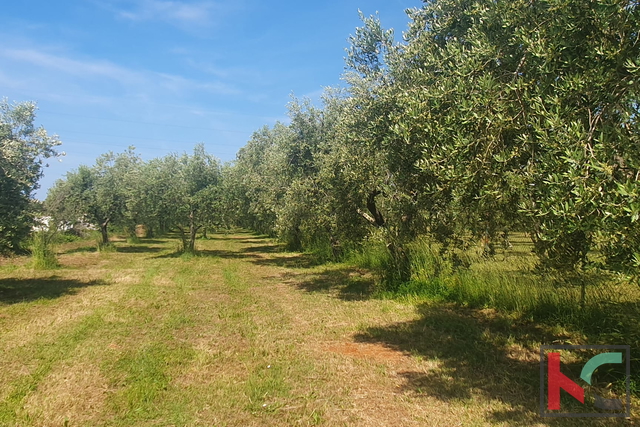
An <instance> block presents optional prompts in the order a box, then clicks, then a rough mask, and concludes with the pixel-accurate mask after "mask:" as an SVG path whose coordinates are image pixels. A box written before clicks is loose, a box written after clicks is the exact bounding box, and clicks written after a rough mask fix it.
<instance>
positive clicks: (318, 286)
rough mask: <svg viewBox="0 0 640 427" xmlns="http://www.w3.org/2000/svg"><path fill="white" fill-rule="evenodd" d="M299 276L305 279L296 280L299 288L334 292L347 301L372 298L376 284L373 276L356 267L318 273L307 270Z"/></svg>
mask: <svg viewBox="0 0 640 427" xmlns="http://www.w3.org/2000/svg"><path fill="white" fill-rule="evenodd" d="M296 276H298V275H296ZM299 276H300V277H302V278H303V279H302V280H300V279H296V280H295V281H294V285H295V286H296V287H297V288H298V289H301V290H303V291H306V292H322V293H329V294H333V295H334V296H336V297H338V298H340V299H342V300H345V301H353V300H365V299H369V298H371V294H372V291H373V286H374V279H373V276H371V275H363V274H362V272H361V271H359V270H357V269H356V268H354V267H339V268H328V269H326V270H324V271H321V272H318V273H313V272H305V273H304V274H300V275H299Z"/></svg>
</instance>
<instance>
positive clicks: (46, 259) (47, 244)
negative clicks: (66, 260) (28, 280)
mask: <svg viewBox="0 0 640 427" xmlns="http://www.w3.org/2000/svg"><path fill="white" fill-rule="evenodd" d="M29 249H30V251H31V265H32V267H33V268H35V269H36V270H51V269H54V268H58V267H59V266H60V264H59V263H58V259H57V258H56V253H55V245H54V241H53V235H52V234H51V233H50V232H46V231H39V232H36V233H33V235H32V236H31V239H30V242H29Z"/></svg>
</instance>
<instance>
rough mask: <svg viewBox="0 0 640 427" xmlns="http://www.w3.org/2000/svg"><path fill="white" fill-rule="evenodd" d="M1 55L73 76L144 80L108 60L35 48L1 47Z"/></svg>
mask: <svg viewBox="0 0 640 427" xmlns="http://www.w3.org/2000/svg"><path fill="white" fill-rule="evenodd" d="M0 57H4V58H7V59H12V60H15V61H19V62H26V63H29V64H32V65H35V66H37V67H40V68H44V69H47V70H51V71H60V72H62V73H63V74H68V75H72V76H81V77H106V78H108V79H111V80H115V81H118V82H120V83H123V84H136V83H141V81H142V80H143V78H142V76H141V75H140V74H139V73H136V72H134V71H131V70H128V69H126V68H123V67H120V66H118V65H115V64H112V63H110V62H108V61H91V60H76V59H70V58H65V57H62V56H59V55H52V54H50V53H46V52H41V51H38V50H35V49H0Z"/></svg>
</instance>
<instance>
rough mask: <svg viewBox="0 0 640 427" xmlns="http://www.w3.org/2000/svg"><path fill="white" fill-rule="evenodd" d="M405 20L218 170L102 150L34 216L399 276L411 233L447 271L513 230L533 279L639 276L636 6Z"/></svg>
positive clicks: (365, 31) (474, 5)
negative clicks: (138, 228)
mask: <svg viewBox="0 0 640 427" xmlns="http://www.w3.org/2000/svg"><path fill="white" fill-rule="evenodd" d="M407 14H408V17H409V26H408V30H407V31H406V32H405V33H404V34H403V40H402V41H401V42H396V41H395V37H394V33H393V31H392V30H386V29H384V28H383V27H382V25H381V22H380V21H379V19H378V18H377V17H375V16H371V17H365V16H361V18H362V20H363V26H362V27H360V28H357V29H356V31H355V34H354V35H352V36H351V37H350V38H349V43H350V46H349V47H348V49H347V57H346V65H347V71H346V72H345V74H344V80H345V82H346V87H343V88H328V89H327V90H326V91H325V93H324V95H323V101H322V105H321V106H317V105H314V104H313V103H311V102H310V101H308V100H297V99H293V100H292V102H291V103H290V104H289V106H288V109H289V117H290V121H289V123H288V124H285V123H276V124H275V125H274V126H265V127H264V128H262V129H260V130H258V131H256V132H255V133H254V134H253V135H252V137H251V138H250V140H249V141H248V142H247V144H246V145H245V146H244V147H243V148H241V149H240V151H239V152H238V154H237V157H236V160H235V161H234V162H232V163H231V164H229V165H222V164H221V163H220V162H219V161H218V160H217V159H215V158H214V157H212V156H210V155H209V154H207V153H206V152H205V150H204V148H203V147H202V146H198V147H197V148H196V150H195V151H194V153H193V154H192V155H187V154H184V155H177V154H172V155H169V156H166V157H163V158H160V159H154V160H151V161H148V162H143V161H142V160H141V159H140V158H139V157H138V156H137V155H136V154H135V152H134V151H132V150H129V151H126V152H125V153H121V154H106V155H103V156H102V157H100V158H99V159H98V160H97V161H96V164H95V165H94V166H92V167H81V168H79V169H78V170H76V171H73V172H71V173H69V174H68V175H67V177H66V178H65V179H64V180H61V181H59V182H58V183H56V185H55V186H54V187H53V188H52V189H51V191H50V193H49V195H48V198H47V202H46V204H47V207H48V209H49V210H50V211H51V212H53V213H54V214H55V215H56V216H57V217H60V218H62V217H64V218H67V219H78V218H85V219H87V220H88V221H90V222H92V223H94V224H96V225H98V226H99V227H100V228H101V230H102V236H103V242H105V243H106V242H107V240H108V235H107V230H108V227H109V225H111V224H120V225H126V226H128V227H129V228H131V227H134V226H135V225H136V224H145V225H146V226H147V228H148V229H149V230H152V231H154V232H163V231H167V230H171V229H173V230H176V231H178V232H179V233H180V236H182V241H183V248H184V249H185V250H194V249H195V246H194V244H195V243H194V242H195V236H196V233H197V232H198V231H199V230H201V229H203V228H205V227H215V226H220V225H221V224H225V225H231V224H234V225H239V226H243V227H247V228H251V229H253V230H256V231H258V232H261V233H265V234H269V235H271V236H274V237H277V238H279V239H281V240H282V241H283V242H285V243H286V245H287V246H288V247H289V248H290V249H295V250H309V251H314V252H316V253H317V254H318V255H321V256H322V257H324V258H326V259H341V258H342V257H344V256H345V255H346V254H348V253H350V252H352V251H354V250H357V249H358V248H359V247H361V246H362V245H363V244H366V243H367V242H370V241H378V242H382V243H383V244H384V247H385V248H386V250H387V252H388V256H389V258H390V260H391V261H392V262H391V268H392V269H393V271H394V275H395V276H396V278H397V279H398V280H407V279H408V278H409V277H410V275H411V271H410V270H411V267H410V259H411V257H412V254H411V249H410V243H411V242H412V241H414V240H415V239H416V238H418V237H421V238H424V237H425V236H426V237H428V238H429V239H430V240H431V241H433V242H434V243H436V244H437V245H438V247H439V251H440V255H441V256H442V257H445V258H448V259H450V260H451V261H452V262H453V263H457V262H458V263H459V262H460V260H459V259H458V258H457V253H458V252H457V251H459V250H461V249H464V248H466V247H469V245H470V244H472V243H473V242H477V241H478V240H482V241H484V242H485V243H486V245H485V248H486V252H487V254H488V255H491V254H492V253H493V252H494V251H495V245H496V244H497V242H499V241H500V240H501V239H502V238H504V237H506V236H508V234H509V233H510V232H513V231H521V232H526V233H527V234H528V236H530V238H531V240H532V243H533V248H534V252H535V254H536V256H537V257H538V260H539V264H540V266H542V267H545V268H552V269H561V270H565V271H575V270H579V269H582V268H584V267H586V266H587V265H589V264H593V263H594V262H595V261H596V260H597V263H598V265H599V266H601V267H603V268H606V269H611V270H624V271H627V272H631V273H633V274H635V273H637V271H638V268H639V267H640V227H639V226H638V220H639V218H640V191H639V190H640V185H639V178H640V140H639V134H638V131H639V127H638V112H639V103H638V88H639V84H640V32H639V31H638V28H640V25H639V24H640V23H639V17H640V16H639V14H640V5H639V4H638V2H637V1H636V0H510V1H504V0H433V1H429V2H425V3H424V5H423V6H422V7H421V8H416V9H411V10H408V11H407ZM3 122H4V118H3ZM3 126H5V125H3ZM5 128H6V126H5V127H3V128H2V129H3V130H2V132H4V133H3V134H1V136H2V138H3V141H4V138H5V136H4V135H5V134H6V132H7V131H6V130H5ZM3 167H4V166H3ZM5 175H6V174H5ZM36 175H37V173H36ZM3 185H4V184H3ZM23 193H24V192H23ZM2 194H3V195H4V190H3V193H2ZM24 194H26V193H24ZM3 230H4V229H3ZM2 233H5V235H6V232H5V231H3V232H2ZM3 238H4V239H5V240H6V239H7V237H3ZM593 253H597V254H598V257H591V258H590V257H589V254H593Z"/></svg>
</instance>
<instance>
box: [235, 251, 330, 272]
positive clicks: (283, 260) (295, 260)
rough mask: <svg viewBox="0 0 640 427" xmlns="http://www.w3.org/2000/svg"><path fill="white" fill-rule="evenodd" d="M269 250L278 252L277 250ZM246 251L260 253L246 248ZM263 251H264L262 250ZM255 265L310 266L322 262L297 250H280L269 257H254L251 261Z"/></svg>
mask: <svg viewBox="0 0 640 427" xmlns="http://www.w3.org/2000/svg"><path fill="white" fill-rule="evenodd" d="M271 252H278V251H277V250H274V251H271ZM247 253H254V254H256V253H260V252H258V251H253V250H251V248H247ZM263 253H264V252H263ZM251 262H252V263H254V264H256V265H268V266H277V267H286V268H311V267H315V266H318V265H320V264H322V262H321V261H319V260H318V259H317V258H316V257H314V256H313V255H310V254H301V253H297V252H291V253H288V252H281V253H279V254H278V255H277V256H274V257H269V258H266V257H265V258H257V259H256V258H255V256H254V259H253V260H252V261H251Z"/></svg>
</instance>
